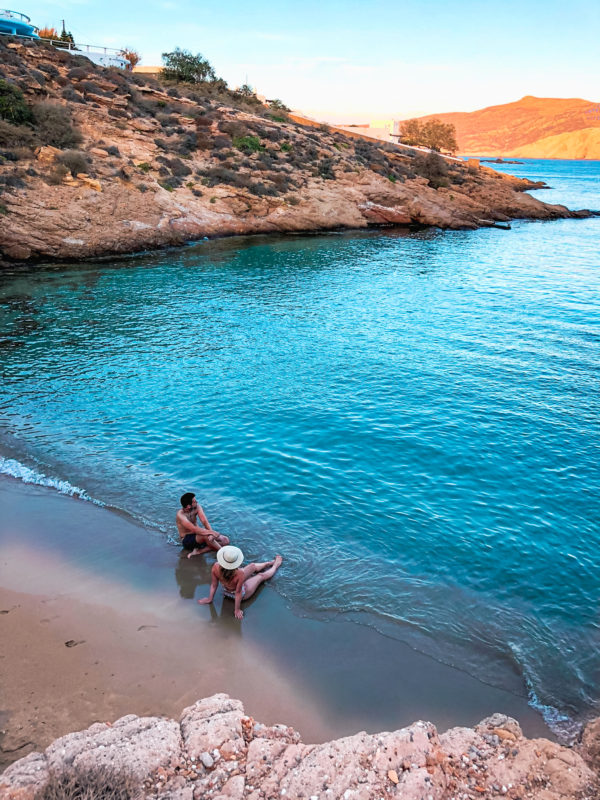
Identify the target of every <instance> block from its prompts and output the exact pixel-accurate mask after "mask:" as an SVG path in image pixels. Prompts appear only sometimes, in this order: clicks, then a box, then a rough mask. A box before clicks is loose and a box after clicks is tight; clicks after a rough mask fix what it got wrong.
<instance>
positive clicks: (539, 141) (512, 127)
mask: <svg viewBox="0 0 600 800" xmlns="http://www.w3.org/2000/svg"><path fill="white" fill-rule="evenodd" d="M433 117H437V118H439V119H441V120H442V121H443V122H451V123H452V124H453V125H454V126H455V127H456V138H457V141H458V146H459V151H460V153H462V154H464V155H472V156H483V155H493V156H521V157H524V158H573V159H581V158H589V159H600V104H599V103H595V102H592V101H590V100H580V99H578V98H572V99H567V100H565V99H560V98H552V97H532V96H530V95H528V96H527V97H523V98H522V99H521V100H517V101H516V102H515V103H506V104H504V105H501V106H489V107H488V108H482V109H481V110H480V111H472V112H470V113H467V112H457V113H450V114H430V115H429V116H427V117H420V119H421V120H425V119H432V118H433Z"/></svg>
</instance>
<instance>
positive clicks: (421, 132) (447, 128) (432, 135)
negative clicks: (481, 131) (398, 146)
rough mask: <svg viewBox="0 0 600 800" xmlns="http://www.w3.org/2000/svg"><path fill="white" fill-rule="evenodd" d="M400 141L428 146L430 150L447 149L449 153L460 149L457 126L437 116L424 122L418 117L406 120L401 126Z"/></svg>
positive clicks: (418, 145)
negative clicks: (457, 140)
mask: <svg viewBox="0 0 600 800" xmlns="http://www.w3.org/2000/svg"><path fill="white" fill-rule="evenodd" d="M400 141H401V142H402V143H403V144H408V145H413V146H416V147H428V148H429V149H430V150H437V151H440V150H445V151H447V152H449V153H454V152H456V150H458V145H457V143H456V128H455V127H454V125H452V124H451V123H444V122H442V121H441V120H440V119H437V118H435V119H429V120H426V121H425V122H422V123H421V122H419V120H418V119H408V120H406V122H403V123H402V127H401V128H400Z"/></svg>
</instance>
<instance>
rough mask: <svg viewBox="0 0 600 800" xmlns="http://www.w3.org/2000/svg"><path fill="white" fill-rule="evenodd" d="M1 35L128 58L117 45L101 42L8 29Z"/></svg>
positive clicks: (79, 51)
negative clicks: (73, 39) (101, 43)
mask: <svg viewBox="0 0 600 800" xmlns="http://www.w3.org/2000/svg"><path fill="white" fill-rule="evenodd" d="M0 13H1V12H0ZM36 30H37V28H36ZM0 36H13V37H17V38H18V39H28V40H29V41H32V42H48V44H51V45H53V46H54V47H57V48H59V49H60V50H73V51H74V52H77V53H104V54H105V55H111V54H112V55H115V56H118V57H120V58H122V59H123V60H124V61H126V60H127V59H126V58H124V56H123V55H122V53H123V51H122V50H119V49H118V48H116V47H102V45H99V44H98V45H96V44H80V43H79V42H65V41H64V39H46V38H45V37H44V36H29V35H27V34H26V33H9V32H8V31H0Z"/></svg>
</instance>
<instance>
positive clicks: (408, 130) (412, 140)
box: [400, 119, 422, 147]
mask: <svg viewBox="0 0 600 800" xmlns="http://www.w3.org/2000/svg"><path fill="white" fill-rule="evenodd" d="M400 141H401V142H403V143H404V144H410V145H414V146H416V147H419V146H421V144H422V142H421V124H420V122H419V120H418V119H407V120H406V122H403V123H402V126H401V127H400Z"/></svg>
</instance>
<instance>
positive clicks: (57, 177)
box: [46, 164, 69, 186]
mask: <svg viewBox="0 0 600 800" xmlns="http://www.w3.org/2000/svg"><path fill="white" fill-rule="evenodd" d="M68 174H69V170H68V168H67V167H65V165H64V164H59V165H58V166H57V167H56V169H54V170H52V172H51V173H50V174H49V175H48V176H47V177H46V183H47V184H48V185H49V186H58V185H59V184H61V183H62V182H63V180H64V179H65V178H66V176H67V175H68Z"/></svg>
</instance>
